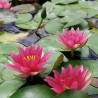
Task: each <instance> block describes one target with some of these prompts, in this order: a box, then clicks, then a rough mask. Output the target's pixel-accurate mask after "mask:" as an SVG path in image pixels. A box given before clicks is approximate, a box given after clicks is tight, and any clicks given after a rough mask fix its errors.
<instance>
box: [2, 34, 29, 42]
mask: <svg viewBox="0 0 98 98" xmlns="http://www.w3.org/2000/svg"><path fill="white" fill-rule="evenodd" d="M27 35H28V33H19V34H4V35H2V36H0V42H17V41H18V40H19V39H21V38H23V37H25V36H27Z"/></svg>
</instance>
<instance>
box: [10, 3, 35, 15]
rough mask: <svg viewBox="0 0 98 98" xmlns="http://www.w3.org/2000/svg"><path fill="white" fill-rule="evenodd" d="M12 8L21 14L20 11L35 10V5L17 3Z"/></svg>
mask: <svg viewBox="0 0 98 98" xmlns="http://www.w3.org/2000/svg"><path fill="white" fill-rule="evenodd" d="M12 9H13V11H16V12H17V13H18V14H19V13H27V12H32V11H34V10H35V7H34V6H33V5H32V4H22V5H17V6H15V7H13V8H12Z"/></svg>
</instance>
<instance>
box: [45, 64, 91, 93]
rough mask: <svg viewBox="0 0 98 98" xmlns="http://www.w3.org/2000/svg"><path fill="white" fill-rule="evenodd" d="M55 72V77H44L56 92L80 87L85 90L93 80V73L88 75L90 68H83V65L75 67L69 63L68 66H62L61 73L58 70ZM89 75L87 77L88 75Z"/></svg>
mask: <svg viewBox="0 0 98 98" xmlns="http://www.w3.org/2000/svg"><path fill="white" fill-rule="evenodd" d="M53 72H54V78H53V77H51V76H46V78H45V79H44V80H45V81H46V82H48V84H49V85H50V86H51V87H52V88H51V89H52V90H53V91H55V92H56V93H61V92H62V91H64V90H66V89H78V90H84V89H85V88H86V87H87V86H88V85H89V84H90V83H91V81H92V79H91V73H90V74H89V75H88V76H87V73H88V68H86V69H85V70H83V65H80V66H79V67H78V66H77V65H76V67H75V68H74V69H73V67H72V65H71V64H69V66H68V68H67V69H65V68H64V67H62V71H61V75H60V74H59V73H58V72H57V71H56V70H53ZM86 76H87V77H86Z"/></svg>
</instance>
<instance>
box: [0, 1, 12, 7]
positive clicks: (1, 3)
mask: <svg viewBox="0 0 98 98" xmlns="http://www.w3.org/2000/svg"><path fill="white" fill-rule="evenodd" d="M10 7H11V3H9V2H8V0H5V1H4V0H0V8H6V9H10Z"/></svg>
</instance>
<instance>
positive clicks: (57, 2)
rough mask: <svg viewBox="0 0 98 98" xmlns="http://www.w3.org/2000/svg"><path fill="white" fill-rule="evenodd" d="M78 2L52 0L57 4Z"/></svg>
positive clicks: (73, 0)
mask: <svg viewBox="0 0 98 98" xmlns="http://www.w3.org/2000/svg"><path fill="white" fill-rule="evenodd" d="M77 1H78V0H66V1H65V0H52V2H53V3H55V4H69V3H74V2H77Z"/></svg>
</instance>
